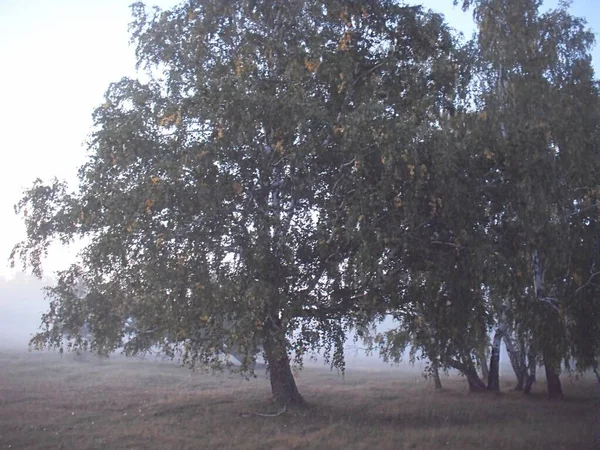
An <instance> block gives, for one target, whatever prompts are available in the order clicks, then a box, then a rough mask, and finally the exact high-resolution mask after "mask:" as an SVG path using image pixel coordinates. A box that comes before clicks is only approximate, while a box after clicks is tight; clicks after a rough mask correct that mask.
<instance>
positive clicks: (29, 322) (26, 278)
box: [0, 273, 512, 372]
mask: <svg viewBox="0 0 600 450" xmlns="http://www.w3.org/2000/svg"><path fill="white" fill-rule="evenodd" d="M51 283H52V280H51V279H44V280H39V279H37V278H35V277H33V276H30V275H25V274H23V273H18V274H17V275H16V276H15V277H14V278H11V279H7V278H4V277H0V349H11V350H22V351H27V350H28V343H29V340H30V339H31V336H32V335H33V334H34V333H35V332H36V331H37V330H38V328H39V326H40V323H41V316H42V314H43V313H44V312H45V311H46V309H47V307H48V300H47V299H45V297H44V292H43V287H44V286H47V285H49V284H51ZM393 326H394V323H393V321H392V320H386V321H384V322H383V323H382V324H381V325H380V326H379V330H380V331H384V330H387V329H390V328H393ZM345 354H346V366H347V368H348V369H353V368H356V369H378V370H379V369H381V370H383V369H393V368H400V369H401V370H410V371H413V370H414V371H419V372H421V371H423V370H424V368H425V366H426V364H427V361H416V363H415V364H414V366H413V365H412V364H410V363H409V361H408V351H407V352H406V355H405V358H404V361H403V362H402V363H400V364H388V363H385V362H384V361H383V360H382V359H381V358H380V357H379V355H378V354H377V353H374V354H371V355H368V354H366V352H365V350H364V348H363V346H362V345H361V342H360V341H359V342H356V343H355V342H354V341H353V339H352V336H349V337H348V340H347V342H346V345H345ZM305 364H306V365H307V366H315V365H316V366H322V365H323V364H324V361H323V358H322V357H317V358H316V359H311V358H306V359H305ZM501 370H502V372H511V370H512V369H511V367H510V363H509V360H508V355H507V353H506V350H505V349H504V348H503V349H502V354H501Z"/></svg>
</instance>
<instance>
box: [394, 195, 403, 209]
mask: <svg viewBox="0 0 600 450" xmlns="http://www.w3.org/2000/svg"><path fill="white" fill-rule="evenodd" d="M402 204H403V203H402V199H401V198H400V197H396V198H395V199H394V205H396V208H401V207H402Z"/></svg>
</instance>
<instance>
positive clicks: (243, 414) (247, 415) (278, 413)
mask: <svg viewBox="0 0 600 450" xmlns="http://www.w3.org/2000/svg"><path fill="white" fill-rule="evenodd" d="M285 411H286V406H285V405H283V409H282V410H281V411H279V412H276V413H258V412H253V411H250V412H242V413H240V416H241V417H252V416H258V417H278V416H280V415H282V414H283V413H285Z"/></svg>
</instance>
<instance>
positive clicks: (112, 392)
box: [0, 351, 600, 450]
mask: <svg viewBox="0 0 600 450" xmlns="http://www.w3.org/2000/svg"><path fill="white" fill-rule="evenodd" d="M417 380H422V378H420V376H419V375H418V374H415V373H414V372H405V371H404V372H403V371H402V370H400V369H395V370H393V369H390V370H384V371H381V370H379V371H368V370H354V371H348V373H347V374H346V376H345V378H341V377H340V376H338V375H337V374H336V373H332V372H330V371H329V370H327V369H325V368H308V369H306V370H305V371H303V372H302V373H301V374H300V377H299V380H298V382H299V387H300V389H301V392H302V393H303V395H304V397H305V399H306V400H307V401H308V403H309V405H308V407H307V408H305V409H303V410H292V411H287V412H286V413H285V414H282V415H281V416H279V417H269V418H265V417H257V416H251V417H244V416H242V415H241V413H243V412H245V411H261V412H268V411H276V410H277V407H276V406H275V405H273V404H271V403H270V401H269V400H268V399H269V388H268V382H267V380H266V378H264V377H260V378H258V379H255V380H252V381H250V382H247V381H244V380H241V379H239V378H238V377H236V376H233V375H227V374H221V375H210V374H203V373H199V372H194V373H192V372H190V371H189V370H186V369H183V368H179V367H177V366H176V365H174V364H169V363H164V362H148V361H145V362H142V361H136V360H134V361H125V360H123V359H120V358H116V359H114V360H112V359H111V360H109V361H97V360H91V361H87V362H79V363H76V362H73V361H72V356H68V355H67V356H64V357H63V358H62V359H61V358H59V357H58V356H57V355H55V354H52V353H42V354H39V353H33V354H26V353H15V352H9V351H1V352H0V448H13V449H59V448H62V449H95V448H97V449H125V448H127V449H200V448H250V449H252V448H256V449H278V448H285V449H294V448H297V449H318V448H326V449H334V448H356V449H370V448H376V449H437V448H456V449H469V448H473V449H497V448H505V449H520V448H527V449H537V448H541V449H544V450H550V449H588V448H589V449H594V448H599V447H598V443H599V441H598V440H597V439H598V435H597V433H598V429H600V428H599V427H598V425H599V423H598V419H599V416H598V412H599V409H598V407H599V400H600V393H599V392H598V388H597V383H596V382H595V381H592V380H591V379H589V380H584V381H579V382H573V381H571V380H569V379H566V380H565V382H564V389H565V393H566V396H567V399H566V400H563V401H553V402H550V401H548V400H546V399H545V396H544V395H543V393H542V392H541V391H543V388H544V386H542V385H540V386H537V389H538V391H540V393H539V394H536V395H534V396H533V397H532V398H528V399H524V398H523V397H522V396H521V395H520V394H519V393H515V392H509V391H508V389H509V386H504V389H505V391H506V392H505V393H504V394H501V395H489V394H469V393H468V392H467V391H466V386H465V383H464V381H463V380H462V379H460V378H450V379H446V380H445V389H444V391H442V392H435V391H434V389H433V387H432V385H431V384H430V383H425V382H416V381H417ZM507 381H508V382H512V380H511V379H509V380H507ZM595 439H596V441H595Z"/></svg>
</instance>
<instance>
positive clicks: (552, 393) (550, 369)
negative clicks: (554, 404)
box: [544, 354, 563, 399]
mask: <svg viewBox="0 0 600 450" xmlns="http://www.w3.org/2000/svg"><path fill="white" fill-rule="evenodd" d="M544 368H545V369H546V383H547V386H548V398H550V399H553V398H562V396H563V391H562V384H561V382H560V376H559V374H560V363H556V360H555V359H553V358H552V357H551V356H549V355H547V354H544Z"/></svg>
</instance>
